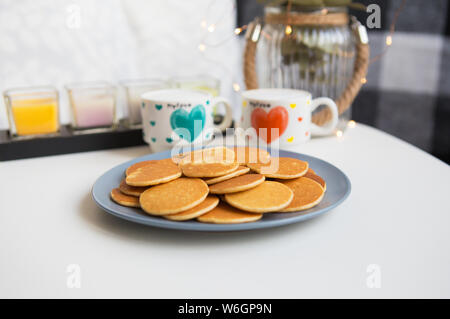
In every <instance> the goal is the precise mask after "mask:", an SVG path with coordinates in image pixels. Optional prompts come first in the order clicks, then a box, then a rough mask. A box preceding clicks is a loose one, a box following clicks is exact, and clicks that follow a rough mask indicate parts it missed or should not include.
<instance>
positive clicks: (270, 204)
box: [225, 181, 294, 213]
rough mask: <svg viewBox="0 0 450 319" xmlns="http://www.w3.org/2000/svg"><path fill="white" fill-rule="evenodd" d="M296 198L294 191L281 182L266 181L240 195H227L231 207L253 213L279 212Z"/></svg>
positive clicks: (226, 198)
mask: <svg viewBox="0 0 450 319" xmlns="http://www.w3.org/2000/svg"><path fill="white" fill-rule="evenodd" d="M293 197H294V193H293V192H292V190H291V189H290V188H289V187H287V186H286V185H283V184H282V183H279V182H274V181H264V182H263V183H262V184H260V185H258V186H256V187H254V188H252V189H249V190H246V191H243V192H239V193H231V194H225V200H226V202H227V203H228V204H230V205H231V206H234V207H236V208H238V209H241V210H244V211H247V212H253V213H269V212H276V211H279V210H281V209H283V208H285V207H286V206H288V205H289V204H290V203H291V201H292V199H293Z"/></svg>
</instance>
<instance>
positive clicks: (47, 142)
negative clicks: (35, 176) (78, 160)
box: [0, 127, 145, 161]
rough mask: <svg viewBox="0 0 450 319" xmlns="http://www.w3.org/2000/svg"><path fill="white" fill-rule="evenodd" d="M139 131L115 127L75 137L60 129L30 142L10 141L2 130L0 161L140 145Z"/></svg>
mask: <svg viewBox="0 0 450 319" xmlns="http://www.w3.org/2000/svg"><path fill="white" fill-rule="evenodd" d="M144 144H145V142H144V141H143V139H142V130H141V129H127V128H118V129H116V130H113V131H107V132H92V133H82V134H75V133H74V132H72V130H71V129H70V128H68V127H62V128H61V132H60V133H59V134H58V135H56V136H48V137H44V136H43V137H38V138H32V139H22V140H14V139H10V138H9V135H8V133H7V132H6V131H3V132H0V161H10V160H15V159H21V158H31V157H40V156H49V155H58V154H69V153H78V152H87V151H95V150H104V149H112V148H121V147H129V146H137V145H144Z"/></svg>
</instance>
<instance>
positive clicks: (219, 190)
mask: <svg viewBox="0 0 450 319" xmlns="http://www.w3.org/2000/svg"><path fill="white" fill-rule="evenodd" d="M264 179H265V177H264V175H261V174H245V175H241V176H238V177H233V178H231V179H229V180H226V181H223V182H220V183H217V184H214V185H209V192H210V193H211V194H229V193H236V192H242V191H245V190H248V189H251V188H254V187H256V186H258V185H259V184H261V183H262V182H264Z"/></svg>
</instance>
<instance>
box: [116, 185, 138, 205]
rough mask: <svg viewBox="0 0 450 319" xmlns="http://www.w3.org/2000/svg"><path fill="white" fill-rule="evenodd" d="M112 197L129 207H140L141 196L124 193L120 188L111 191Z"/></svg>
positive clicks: (118, 202)
mask: <svg viewBox="0 0 450 319" xmlns="http://www.w3.org/2000/svg"><path fill="white" fill-rule="evenodd" d="M110 195H111V198H112V200H113V201H114V202H116V203H117V204H119V205H122V206H127V207H140V205H139V198H137V197H135V196H130V195H126V194H124V193H122V192H121V191H120V190H119V189H118V188H114V189H113V190H112V191H111V194H110Z"/></svg>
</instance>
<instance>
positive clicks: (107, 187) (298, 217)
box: [92, 150, 351, 232]
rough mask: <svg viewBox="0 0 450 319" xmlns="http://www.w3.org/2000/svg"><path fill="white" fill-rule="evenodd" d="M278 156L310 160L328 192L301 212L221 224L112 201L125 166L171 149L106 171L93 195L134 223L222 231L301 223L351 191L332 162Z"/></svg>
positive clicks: (302, 157)
mask: <svg viewBox="0 0 450 319" xmlns="http://www.w3.org/2000/svg"><path fill="white" fill-rule="evenodd" d="M279 156H280V157H293V158H298V159H300V160H303V161H307V162H308V163H309V166H310V167H311V168H312V169H313V170H314V171H315V172H316V173H317V174H318V175H320V176H321V177H322V178H323V179H324V180H325V181H326V183H327V191H326V192H325V196H324V198H323V200H322V201H321V202H320V204H319V205H317V206H315V207H313V208H310V209H308V210H305V211H301V212H292V213H270V214H265V215H264V216H263V218H262V219H260V220H259V221H257V222H253V223H244V224H229V225H219V224H206V223H200V222H197V221H196V220H190V221H183V222H175V221H170V220H166V219H164V218H162V217H156V216H150V215H147V214H145V213H144V212H142V211H141V210H140V209H137V208H130V207H124V206H120V205H118V204H116V203H115V202H113V201H112V200H111V198H110V195H109V194H110V192H111V189H113V188H115V187H117V186H118V185H119V183H120V181H121V180H122V179H123V178H124V177H125V169H126V168H127V167H128V166H130V165H131V164H134V163H136V162H141V161H145V160H158V159H163V158H168V157H170V151H166V152H162V153H156V154H150V155H146V156H142V157H138V158H136V159H134V160H131V161H128V162H126V163H123V164H121V165H118V166H116V167H114V168H113V169H111V170H109V171H107V172H106V173H105V174H103V175H102V176H101V177H100V178H98V179H97V181H96V182H95V184H94V187H93V188H92V197H93V199H94V201H95V202H96V203H97V205H98V206H99V207H100V208H102V209H103V210H104V211H106V212H107V213H109V214H111V215H114V216H116V217H119V218H123V219H126V220H129V221H132V222H135V223H139V224H144V225H148V226H154V227H161V228H169V229H181V230H193V231H210V232H214V231H221V232H222V231H237V230H250V229H259V228H270V227H277V226H281V225H287V224H292V223H298V222H302V221H304V220H307V219H310V218H313V217H316V216H318V215H320V214H323V213H325V212H327V211H329V210H331V209H333V208H335V207H336V206H338V205H340V204H341V203H342V202H343V201H344V200H345V199H346V198H347V197H348V195H349V194H350V189H351V185H350V181H349V179H348V178H347V176H346V175H345V174H344V173H343V172H342V171H341V170H340V169H338V168H337V167H335V166H333V165H331V164H330V163H328V162H326V161H323V160H321V159H318V158H316V157H313V156H309V155H304V154H299V153H294V152H289V151H283V150H280V151H279Z"/></svg>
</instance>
